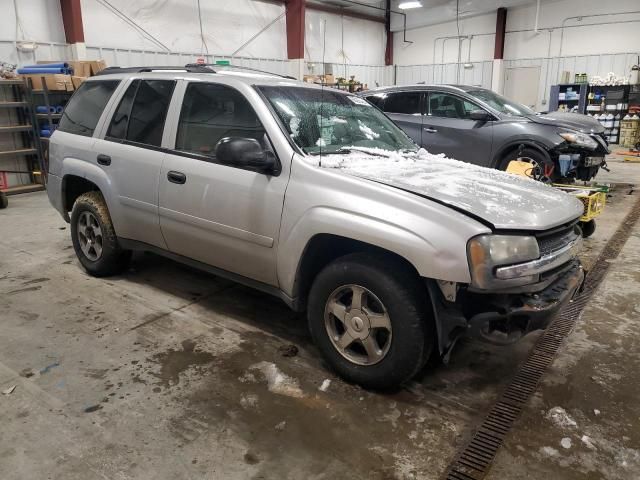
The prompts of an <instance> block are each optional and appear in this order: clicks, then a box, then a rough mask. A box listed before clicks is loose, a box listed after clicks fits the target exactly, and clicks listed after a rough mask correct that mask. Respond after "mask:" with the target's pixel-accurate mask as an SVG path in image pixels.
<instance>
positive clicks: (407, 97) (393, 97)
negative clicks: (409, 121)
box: [384, 92, 422, 115]
mask: <svg viewBox="0 0 640 480" xmlns="http://www.w3.org/2000/svg"><path fill="white" fill-rule="evenodd" d="M421 95H422V94H421V93H420V92H397V93H391V94H389V96H388V97H387V98H386V99H385V102H384V111H385V112H387V113H404V114H407V115H420V96H421Z"/></svg>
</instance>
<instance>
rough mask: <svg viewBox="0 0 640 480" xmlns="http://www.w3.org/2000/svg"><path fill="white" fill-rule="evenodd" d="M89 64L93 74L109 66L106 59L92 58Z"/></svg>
mask: <svg viewBox="0 0 640 480" xmlns="http://www.w3.org/2000/svg"><path fill="white" fill-rule="evenodd" d="M89 64H90V67H91V75H95V74H96V73H98V72H101V71H102V70H104V69H105V68H107V63H106V62H105V61H104V60H92V61H91V62H89Z"/></svg>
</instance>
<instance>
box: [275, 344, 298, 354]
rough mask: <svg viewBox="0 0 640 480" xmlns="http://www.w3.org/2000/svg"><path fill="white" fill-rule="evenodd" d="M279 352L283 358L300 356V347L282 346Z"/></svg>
mask: <svg viewBox="0 0 640 480" xmlns="http://www.w3.org/2000/svg"><path fill="white" fill-rule="evenodd" d="M278 351H279V352H280V355H282V356H283V357H295V356H296V355H298V347H296V346H295V345H291V344H290V345H280V346H279V347H278Z"/></svg>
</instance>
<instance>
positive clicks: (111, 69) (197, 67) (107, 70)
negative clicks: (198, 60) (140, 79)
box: [96, 64, 216, 75]
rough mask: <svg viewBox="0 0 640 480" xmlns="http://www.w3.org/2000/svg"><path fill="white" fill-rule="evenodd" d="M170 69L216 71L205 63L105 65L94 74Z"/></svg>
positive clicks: (202, 71) (198, 71)
mask: <svg viewBox="0 0 640 480" xmlns="http://www.w3.org/2000/svg"><path fill="white" fill-rule="evenodd" d="M171 70H174V71H175V70H184V71H185V72H189V73H216V72H215V70H213V69H212V68H209V67H208V66H206V65H196V64H193V65H185V66H184V67H180V66H157V67H124V68H122V67H107V68H105V69H104V70H101V71H99V72H98V73H97V74H96V75H110V74H112V73H144V72H162V71H171Z"/></svg>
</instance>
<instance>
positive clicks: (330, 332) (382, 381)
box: [307, 253, 436, 389]
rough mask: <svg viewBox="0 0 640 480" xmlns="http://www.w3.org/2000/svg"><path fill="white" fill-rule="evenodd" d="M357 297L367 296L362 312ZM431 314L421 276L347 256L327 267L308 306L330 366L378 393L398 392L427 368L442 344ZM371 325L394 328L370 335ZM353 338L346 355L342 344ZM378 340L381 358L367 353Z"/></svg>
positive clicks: (379, 260)
mask: <svg viewBox="0 0 640 480" xmlns="http://www.w3.org/2000/svg"><path fill="white" fill-rule="evenodd" d="M356 292H359V293H362V292H364V296H362V295H360V297H359V298H361V299H362V305H363V307H364V308H362V309H360V310H359V309H357V307H355V306H354V301H353V299H354V297H355V295H356ZM347 304H349V305H347ZM329 310H331V311H332V312H333V311H337V312H338V316H335V315H334V314H333V313H329ZM354 312H355V313H354ZM429 312H430V309H429V303H428V293H427V290H426V287H425V286H424V284H423V283H422V282H421V280H420V278H419V277H418V276H417V275H416V273H415V272H414V271H412V269H411V268H410V267H409V266H407V265H405V264H404V263H402V262H400V261H397V260H393V259H392V260H389V259H387V258H385V257H383V256H380V255H376V254H371V253H356V254H350V255H346V256H344V257H341V258H338V259H337V260H335V261H333V262H332V263H330V264H329V265H327V266H326V267H325V268H324V269H323V270H322V271H321V272H320V273H319V274H318V276H317V277H316V278H315V280H314V282H313V285H312V286H311V291H310V293H309V299H308V305H307V317H308V321H309V329H310V330H311V336H312V337H313V339H314V342H315V344H316V345H317V347H318V349H319V350H320V352H321V353H322V355H323V356H324V358H325V359H326V361H327V362H328V363H329V365H330V366H331V367H332V368H333V369H334V370H335V371H336V372H337V373H338V374H339V375H341V376H342V377H343V378H345V379H346V380H348V381H350V382H353V383H357V384H359V385H361V386H363V387H365V388H372V389H389V388H394V387H397V386H399V385H401V384H402V383H404V382H406V381H408V380H410V379H411V378H412V377H413V376H414V375H415V374H416V373H417V372H418V370H420V368H421V367H422V366H423V365H424V364H425V362H426V360H427V359H428V358H429V356H430V354H431V351H432V349H433V347H434V346H435V342H436V336H435V327H434V324H433V319H432V318H431V315H430V314H429ZM385 313H386V317H385ZM358 315H360V316H362V318H360V317H359V316H358ZM339 316H341V317H343V318H344V321H342V320H340V319H339ZM371 321H373V322H376V323H374V325H377V324H382V323H387V322H388V325H389V326H390V327H389V328H387V327H382V328H375V327H374V328H373V329H372V330H369V331H368V333H367V326H368V325H370V322H371ZM359 324H364V328H362V326H360V325H359ZM346 325H349V326H348V327H346ZM358 326H360V327H361V328H362V330H358ZM340 330H341V331H340ZM347 333H349V334H350V337H349V340H347V342H346V343H348V342H350V341H352V343H350V344H349V345H348V347H347V348H344V349H342V350H341V349H340V347H339V346H338V343H339V342H340V341H342V339H344V338H347ZM358 335H360V336H366V338H365V339H364V340H363V339H362V338H355V337H356V336H358ZM372 341H373V342H375V343H374V345H375V346H376V347H377V348H376V349H375V351H376V355H369V354H368V352H369V350H367V349H365V348H364V345H365V343H366V344H367V345H368V346H369V347H371V342H372Z"/></svg>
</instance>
